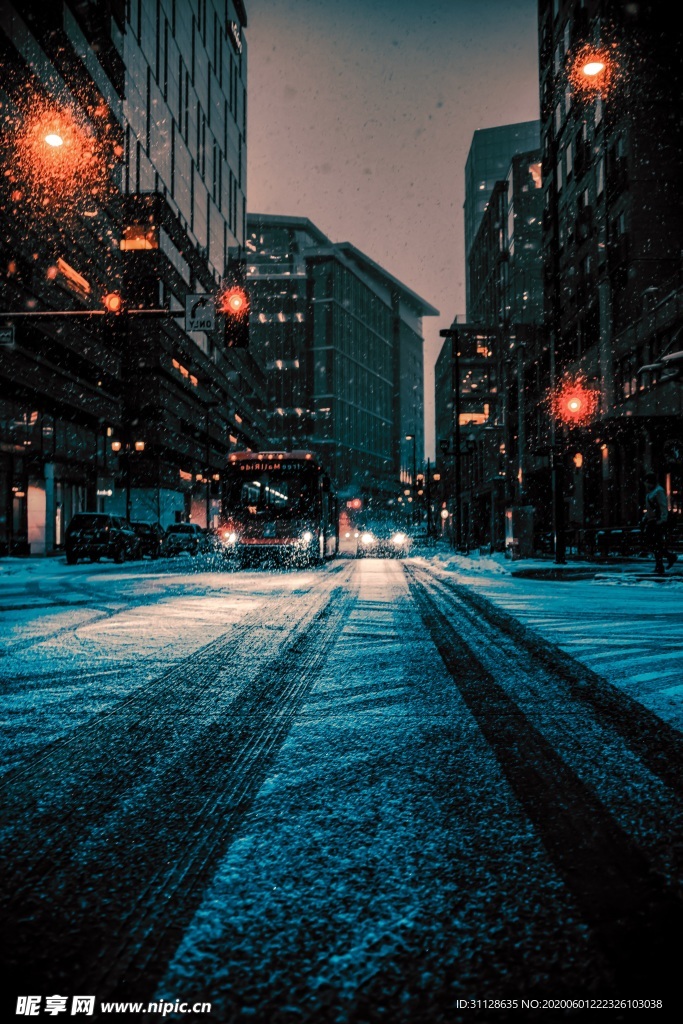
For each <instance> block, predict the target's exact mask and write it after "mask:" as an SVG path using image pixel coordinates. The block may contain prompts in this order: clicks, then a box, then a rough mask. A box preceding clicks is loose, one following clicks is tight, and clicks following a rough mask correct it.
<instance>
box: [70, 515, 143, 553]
mask: <svg viewBox="0 0 683 1024" xmlns="http://www.w3.org/2000/svg"><path fill="white" fill-rule="evenodd" d="M64 548H65V550H66V560H67V562H68V564H69V565H75V563H76V562H77V561H78V559H79V558H89V559H90V561H91V562H98V561H99V560H100V558H113V559H114V561H115V562H125V560H126V559H127V558H139V557H140V541H139V539H138V536H137V534H136V533H135V530H134V529H133V527H132V526H131V524H130V523H127V522H126V520H125V519H121V518H120V517H119V516H112V515H109V513H107V512H77V513H76V515H75V516H74V517H73V518H72V520H71V522H70V523H69V525H68V526H67V528H66V534H65V538H64Z"/></svg>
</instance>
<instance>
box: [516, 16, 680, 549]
mask: <svg viewBox="0 0 683 1024" xmlns="http://www.w3.org/2000/svg"><path fill="white" fill-rule="evenodd" d="M538 13H539V70H540V86H541V104H542V105H541V125H542V126H541V134H542V148H543V194H544V213H543V262H544V274H545V279H544V293H545V295H544V300H545V302H544V304H545V320H546V329H547V332H548V338H549V342H550V346H549V359H548V367H547V371H548V378H547V382H546V385H545V386H546V388H548V389H549V390H550V393H551V395H552V396H553V399H554V404H553V406H552V408H553V410H554V414H553V415H552V416H550V418H549V422H548V423H547V424H546V427H545V429H543V428H542V424H540V423H539V427H540V428H541V429H539V430H538V432H537V434H536V436H535V437H530V439H529V440H530V443H531V444H532V445H535V446H538V447H542V446H543V445H546V446H550V448H551V449H552V451H553V453H554V461H555V464H556V469H557V471H556V474H555V481H554V484H555V501H554V509H555V524H554V526H555V529H556V531H557V528H558V527H566V528H567V530H568V532H567V538H568V540H569V542H570V543H572V544H576V545H578V546H584V547H590V546H591V544H593V543H594V536H595V532H596V530H598V531H603V532H604V530H605V528H608V527H615V526H616V527H619V526H628V525H631V526H632V525H636V524H637V523H638V522H639V520H640V517H641V514H642V513H641V510H642V507H643V500H644V487H643V475H644V473H645V472H646V470H649V469H654V470H655V471H656V472H657V473H658V474H659V476H660V478H661V480H662V483H663V484H665V486H666V489H667V493H668V497H669V504H670V508H671V510H672V512H673V513H674V519H679V520H680V514H681V487H682V484H683V482H682V478H681V473H682V469H683V467H682V464H681V456H680V453H681V450H682V445H681V441H682V440H683V438H682V434H681V430H682V426H681V411H682V408H681V383H680V381H679V380H677V379H676V377H677V374H676V373H675V372H673V371H671V369H669V370H668V371H666V357H667V356H668V354H670V353H675V352H676V351H679V352H680V350H681V349H682V348H683V345H682V344H681V341H680V337H681V323H682V321H681V308H682V303H681V288H682V277H681V251H682V249H683V204H681V201H680V168H681V162H682V160H683V128H682V122H681V116H680V114H681V95H682V71H681V62H680V50H681V44H682V42H683V36H682V33H681V30H680V28H678V27H677V26H674V25H673V24H669V23H668V22H666V21H663V20H662V10H661V6H660V5H658V4H656V3H648V2H643V3H638V4H615V3H611V2H607V0H584V2H578V0H574V2H569V0H566V2H560V0H541V2H540V3H539V7H538ZM662 359H664V363H662V362H661V360H662ZM644 367H649V369H647V370H645V369H644ZM571 389H574V391H575V392H576V396H575V399H574V406H575V412H574V413H568V412H567V409H566V408H564V406H563V401H562V400H563V396H566V395H568V394H569V392H570V391H571ZM577 402H578V403H579V404H578V405H577Z"/></svg>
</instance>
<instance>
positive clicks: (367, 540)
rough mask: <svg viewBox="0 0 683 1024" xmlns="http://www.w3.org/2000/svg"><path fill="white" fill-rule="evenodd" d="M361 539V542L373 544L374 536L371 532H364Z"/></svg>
mask: <svg viewBox="0 0 683 1024" xmlns="http://www.w3.org/2000/svg"><path fill="white" fill-rule="evenodd" d="M361 541H362V542H363V544H366V545H367V544H374V542H375V538H374V537H373V536H372V534H371V533H364V534H363V536H362V537H361Z"/></svg>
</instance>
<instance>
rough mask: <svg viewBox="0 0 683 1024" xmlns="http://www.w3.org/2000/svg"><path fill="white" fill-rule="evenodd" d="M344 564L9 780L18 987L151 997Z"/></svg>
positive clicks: (9, 929) (10, 956)
mask: <svg viewBox="0 0 683 1024" xmlns="http://www.w3.org/2000/svg"><path fill="white" fill-rule="evenodd" d="M351 573H352V566H350V565H349V564H348V563H347V564H344V563H337V564H336V565H335V566H333V567H332V568H331V569H330V570H329V571H328V572H326V573H324V575H322V577H320V578H319V579H316V585H315V586H314V587H313V588H312V589H311V590H310V591H309V592H308V593H307V594H301V593H299V594H298V595H297V601H296V603H293V602H292V600H291V599H289V600H285V601H281V602H278V605H277V606H276V608H277V610H278V611H279V615H278V617H277V618H276V619H275V620H274V621H273V620H271V621H270V622H269V623H266V624H264V623H262V622H261V621H259V616H257V615H254V616H251V617H250V619H249V620H247V621H244V622H242V623H241V624H240V625H238V626H236V627H235V628H234V629H232V630H230V631H228V632H227V633H226V634H224V635H223V636H221V637H219V638H218V639H217V640H215V641H213V642H212V643H210V644H208V645H207V646H206V647H204V648H203V649H202V650H201V651H199V652H197V653H195V654H193V655H191V656H190V658H188V659H184V660H183V661H182V662H181V663H180V664H179V665H177V666H176V667H174V668H173V669H172V670H170V671H169V672H166V673H164V674H163V675H162V676H161V677H160V678H159V679H157V680H156V681H155V682H154V683H153V684H152V685H151V686H148V687H145V688H144V690H143V692H136V693H135V694H134V695H132V696H131V697H130V698H128V699H127V700H125V701H123V702H122V703H121V704H120V705H118V706H117V708H116V709H114V710H113V711H111V712H110V713H109V714H107V715H104V716H100V717H98V719H97V720H95V721H94V722H92V723H91V724H90V725H88V726H85V727H83V728H81V729H80V730H79V731H78V733H77V735H75V736H71V737H68V738H66V739H65V740H62V741H59V742H58V743H56V744H54V745H53V746H52V747H51V748H49V749H47V750H45V751H43V752H42V753H41V754H40V755H38V756H37V757H35V758H34V759H33V760H32V762H31V763H30V764H29V765H28V766H26V767H23V768H22V769H18V770H16V771H14V772H13V773H11V774H10V775H9V776H8V778H7V779H6V780H5V781H4V783H3V785H2V786H1V787H0V792H1V793H2V799H3V803H4V806H5V808H6V821H7V822H8V825H7V826H6V827H5V830H4V834H3V837H2V840H1V841H0V852H1V853H2V855H3V857H4V861H5V863H6V865H8V867H7V870H6V872H5V875H4V879H3V883H2V889H1V890H0V912H2V918H3V925H2V938H3V946H4V947H5V949H4V963H5V965H6V969H7V968H9V970H10V972H11V974H12V977H13V982H14V987H16V982H17V979H21V980H22V982H23V983H24V984H26V985H28V986H29V987H28V988H27V989H26V991H29V990H31V991H33V989H32V988H31V985H32V984H33V986H34V987H35V985H36V984H38V985H39V986H42V988H44V989H45V990H47V989H48V988H49V990H50V991H51V992H53V991H60V990H61V988H65V987H66V988H70V989H71V990H72V991H76V990H78V991H93V992H97V994H98V996H99V997H103V996H104V997H106V996H107V994H108V993H111V992H115V991H117V989H119V988H120V986H123V989H121V991H122V992H123V993H124V997H125V998H134V995H133V994H132V993H133V989H134V987H135V985H136V984H137V985H138V987H139V986H140V985H143V986H144V991H145V993H149V991H150V986H151V984H152V982H153V980H154V978H155V977H158V976H159V975H160V974H161V972H162V971H163V968H164V967H165V965H166V961H167V960H168V958H169V957H170V956H171V955H172V953H173V951H174V949H175V945H176V944H177V941H178V939H179V936H180V935H181V934H182V930H183V928H184V927H185V925H186V923H187V921H188V920H189V919H190V917H191V915H192V913H193V911H194V909H195V906H196V904H197V902H198V901H199V899H200V898H201V894H202V892H203V889H204V887H205V885H206V884H207V882H208V880H209V878H210V877H211V874H212V871H213V869H214V867H215V864H216V863H217V861H218V858H219V857H221V856H222V855H223V853H224V851H225V848H226V846H227V845H228V843H229V842H230V840H231V837H232V835H233V833H234V830H235V829H236V827H237V826H238V824H239V822H240V821H241V819H242V817H243V815H244V814H245V813H246V812H247V810H248V809H249V806H250V804H251V801H252V800H253V798H254V796H255V794H256V793H257V792H258V789H259V788H260V786H261V783H262V780H263V778H264V776H265V773H266V771H267V768H268V765H269V764H270V761H271V760H272V758H273V757H274V755H275V754H276V753H277V750H278V749H279V747H280V745H281V744H282V742H283V741H284V738H285V736H286V734H287V731H288V729H289V726H290V723H291V721H292V718H293V716H294V715H295V714H296V712H297V710H298V708H299V706H300V703H301V701H302V699H303V697H304V695H305V693H306V692H307V690H308V688H309V687H310V686H311V685H312V682H313V681H314V679H315V676H316V673H317V671H318V669H319V667H320V665H321V664H322V662H323V661H324V658H325V657H326V653H327V651H328V649H329V647H330V646H331V644H332V643H333V642H334V639H335V638H336V636H337V634H338V632H339V630H340V629H341V627H342V625H343V622H344V621H345V610H346V608H347V606H348V605H349V603H350V602H351V601H352V600H353V597H352V596H349V595H348V594H345V592H344V589H343V588H344V587H347V588H348V579H349V577H350V576H351ZM240 668H242V669H243V672H242V674H241V675H240ZM20 987H21V986H20ZM39 990H40V988H38V989H36V991H39Z"/></svg>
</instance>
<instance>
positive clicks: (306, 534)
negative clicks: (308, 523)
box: [301, 530, 313, 544]
mask: <svg viewBox="0 0 683 1024" xmlns="http://www.w3.org/2000/svg"><path fill="white" fill-rule="evenodd" d="M301 539H302V541H303V542H304V544H310V543H311V541H312V540H313V534H312V533H311V531H310V530H304V532H303V533H302V534H301Z"/></svg>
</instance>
